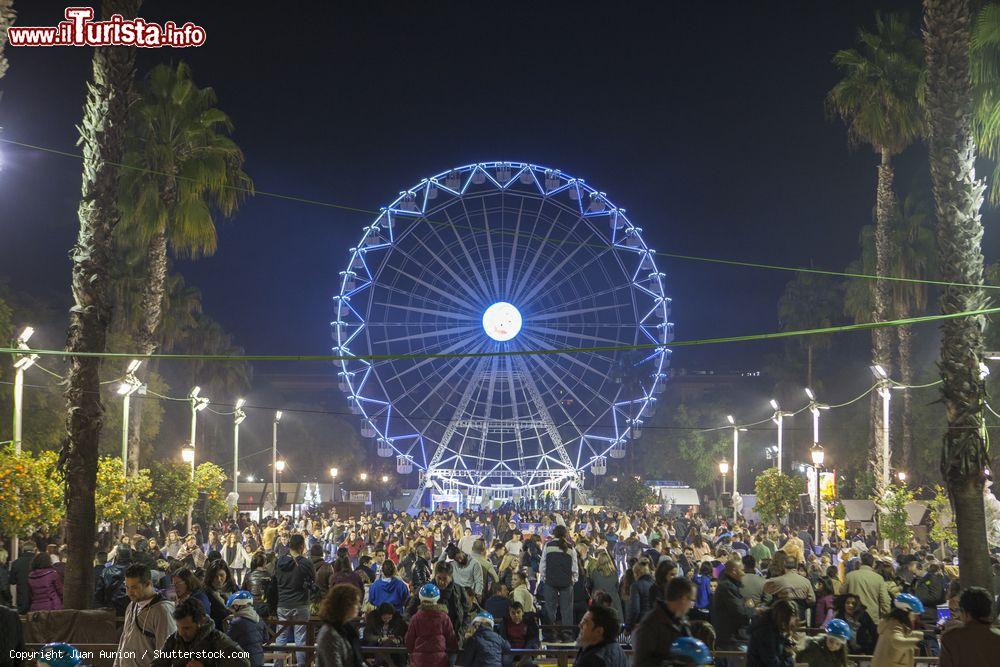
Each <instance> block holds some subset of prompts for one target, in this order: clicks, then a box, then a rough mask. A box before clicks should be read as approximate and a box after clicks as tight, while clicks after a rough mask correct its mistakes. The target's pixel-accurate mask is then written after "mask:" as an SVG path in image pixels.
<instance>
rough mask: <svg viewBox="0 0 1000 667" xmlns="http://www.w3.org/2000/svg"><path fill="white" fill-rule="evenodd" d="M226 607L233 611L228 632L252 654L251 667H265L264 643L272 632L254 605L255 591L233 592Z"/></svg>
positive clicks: (231, 637) (230, 636)
mask: <svg viewBox="0 0 1000 667" xmlns="http://www.w3.org/2000/svg"><path fill="white" fill-rule="evenodd" d="M226 607H228V608H229V610H230V611H231V612H232V616H230V617H229V629H228V630H226V634H227V635H229V638H230V639H232V640H233V641H234V642H236V643H237V644H239V645H240V647H242V648H243V650H244V651H246V652H247V653H249V654H250V667H264V644H266V643H267V642H268V640H269V639H270V636H271V633H270V632H269V631H268V629H267V624H266V623H264V621H262V620H260V616H258V615H257V611H256V610H255V609H254V607H253V593H251V592H249V591H237V592H236V593H233V594H232V595H230V596H229V599H228V600H226Z"/></svg>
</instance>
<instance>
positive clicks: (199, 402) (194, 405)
mask: <svg viewBox="0 0 1000 667" xmlns="http://www.w3.org/2000/svg"><path fill="white" fill-rule="evenodd" d="M188 400H189V401H190V402H191V481H192V482H193V481H194V453H195V447H196V446H197V444H196V443H197V442H198V441H197V440H196V439H195V436H196V435H197V434H198V413H199V412H201V411H202V410H204V409H205V408H207V407H208V398H207V397H206V396H201V387H195V388H193V389H192V390H191V393H190V394H188ZM185 460H187V459H185ZM193 512H194V503H192V504H191V508H190V509H189V510H188V520H187V529H188V533H190V532H191V514H192V513H193Z"/></svg>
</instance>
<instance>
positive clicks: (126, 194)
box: [121, 63, 253, 469]
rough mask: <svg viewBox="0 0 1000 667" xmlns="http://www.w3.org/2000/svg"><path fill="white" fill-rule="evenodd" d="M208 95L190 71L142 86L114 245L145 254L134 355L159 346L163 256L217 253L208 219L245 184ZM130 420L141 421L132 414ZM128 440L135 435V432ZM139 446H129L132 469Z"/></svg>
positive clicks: (237, 197)
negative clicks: (117, 238) (119, 238)
mask: <svg viewBox="0 0 1000 667" xmlns="http://www.w3.org/2000/svg"><path fill="white" fill-rule="evenodd" d="M216 101H217V100H216V96H215V91H214V90H212V89H211V88H198V87H197V86H196V85H195V83H194V80H193V79H192V78H191V69H190V68H189V67H188V66H187V65H186V64H184V63H180V64H178V65H177V66H176V67H170V66H167V65H158V66H157V67H155V68H153V70H152V71H151V72H150V73H149V76H148V77H147V79H146V81H145V84H144V86H143V92H142V101H141V103H140V104H139V106H138V108H137V109H136V112H135V114H134V115H133V122H132V125H131V130H132V132H131V138H132V141H131V143H130V146H129V150H128V153H127V155H126V158H125V160H126V164H128V165H129V166H134V167H137V168H136V169H132V170H130V171H129V172H128V173H127V174H126V175H125V178H123V179H122V187H121V194H122V209H123V213H124V224H123V225H122V230H121V231H122V240H123V241H124V242H125V243H127V244H131V245H133V246H136V247H140V248H143V249H144V250H145V252H146V272H147V276H146V278H147V279H146V281H145V284H144V289H143V291H142V297H141V304H140V308H141V312H142V316H141V321H140V325H139V327H138V331H137V333H136V339H137V340H136V343H137V346H138V349H139V352H140V353H142V354H152V353H153V352H154V351H155V350H156V348H157V344H158V343H159V342H160V336H159V328H160V325H161V322H163V312H164V296H165V294H166V285H167V249H168V246H169V248H170V249H171V250H172V251H173V253H174V254H175V255H177V256H180V257H190V258H197V257H200V256H203V255H211V254H212V253H214V252H215V249H216V245H217V236H216V229H215V223H216V214H220V215H222V216H226V217H228V216H230V215H232V214H233V213H234V212H235V211H236V208H237V206H238V205H239V202H240V201H241V200H242V198H243V196H244V195H245V194H246V193H248V192H250V191H251V190H252V188H253V184H252V183H251V181H250V178H249V177H248V176H247V175H246V173H244V172H243V152H242V151H241V150H240V148H239V147H238V146H237V145H236V143H235V142H233V140H232V139H230V138H229V133H230V132H231V131H232V129H233V125H232V122H231V121H230V120H229V117H228V116H227V115H226V114H225V113H223V112H222V111H220V110H219V109H217V108H216V107H215V104H216ZM136 419H137V420H141V413H140V411H139V410H136ZM133 430H134V432H135V433H136V434H138V433H139V432H140V430H139V428H138V427H135V428H134V429H133ZM140 446H141V443H139V442H138V441H136V442H135V444H134V446H131V445H130V449H131V451H133V452H135V463H134V464H133V463H132V460H131V457H130V468H131V467H133V465H134V466H135V467H136V469H137V467H138V461H139V459H138V457H139V448H140Z"/></svg>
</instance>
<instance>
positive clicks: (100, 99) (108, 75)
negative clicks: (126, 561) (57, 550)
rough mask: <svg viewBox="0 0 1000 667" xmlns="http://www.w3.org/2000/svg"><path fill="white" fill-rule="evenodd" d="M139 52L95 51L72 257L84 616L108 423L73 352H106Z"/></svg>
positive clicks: (66, 460) (73, 442)
mask: <svg viewBox="0 0 1000 667" xmlns="http://www.w3.org/2000/svg"><path fill="white" fill-rule="evenodd" d="M139 4H140V0H103V2H102V3H101V11H102V14H103V16H104V18H105V19H108V18H110V17H111V16H112V15H113V14H121V15H122V16H124V17H126V18H133V17H135V15H136V13H137V12H138V11H139ZM134 73H135V49H125V48H120V47H97V48H95V49H94V57H93V80H92V81H90V82H89V83H88V84H87V101H86V104H85V105H84V113H83V122H82V123H81V124H80V128H79V129H80V142H81V144H82V145H83V185H82V188H81V190H82V198H81V201H80V207H79V210H78V216H79V218H80V230H79V232H78V234H77V239H76V243H75V245H74V246H73V249H72V251H71V253H70V257H71V259H72V262H73V274H72V276H73V277H72V290H73V307H72V308H71V309H70V323H69V334H68V340H67V343H66V350H67V352H69V353H70V358H71V360H72V361H71V363H70V368H69V379H68V388H67V389H66V402H67V420H66V422H67V423H66V428H67V431H68V438H67V440H66V442H65V443H64V445H63V450H62V453H61V455H60V463H61V465H62V467H63V470H64V472H65V478H66V544H67V546H68V548H69V558H68V560H67V562H66V570H65V574H64V590H63V603H64V604H65V606H66V607H67V608H69V609H87V608H88V607H89V606H90V599H91V596H92V594H93V591H94V540H95V539H96V537H97V516H96V512H95V508H94V489H95V486H96V485H97V455H98V444H99V442H98V441H99V438H100V434H101V426H102V424H103V421H104V409H103V407H102V405H101V394H100V367H101V361H100V358H99V357H74V356H72V353H73V352H103V351H104V348H105V342H106V339H107V334H108V327H109V325H110V324H111V295H110V289H111V285H110V274H111V262H112V260H111V257H112V248H113V239H112V235H113V233H114V230H115V227H116V225H117V224H118V221H119V215H120V213H119V210H118V205H117V194H118V192H117V191H118V178H119V168H118V166H117V165H118V164H120V163H121V161H122V157H123V155H124V153H125V141H126V137H125V131H126V127H127V121H128V113H129V106H130V105H131V103H132V99H133V97H132V96H133V92H132V90H133V81H134Z"/></svg>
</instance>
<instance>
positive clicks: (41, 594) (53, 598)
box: [28, 567, 63, 611]
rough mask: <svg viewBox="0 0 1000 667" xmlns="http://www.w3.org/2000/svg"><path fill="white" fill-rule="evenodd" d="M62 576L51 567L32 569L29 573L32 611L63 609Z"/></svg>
mask: <svg viewBox="0 0 1000 667" xmlns="http://www.w3.org/2000/svg"><path fill="white" fill-rule="evenodd" d="M62 590H63V584H62V577H60V576H59V573H58V572H56V571H55V570H53V569H52V568H51V567H47V568H45V569H42V570H32V571H31V574H29V575H28V594H29V595H30V596H31V608H30V611H56V610H57V609H62V608H63V604H62Z"/></svg>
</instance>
